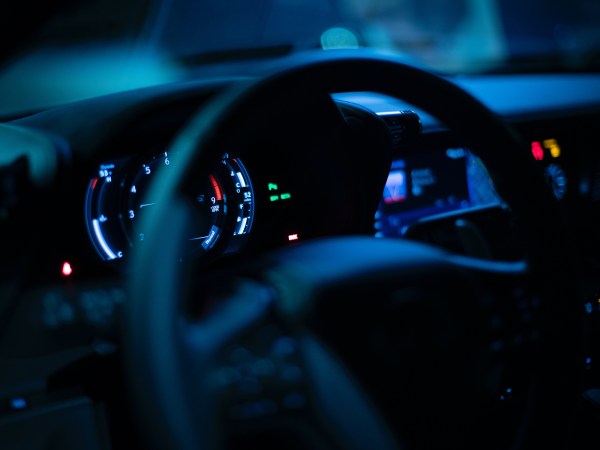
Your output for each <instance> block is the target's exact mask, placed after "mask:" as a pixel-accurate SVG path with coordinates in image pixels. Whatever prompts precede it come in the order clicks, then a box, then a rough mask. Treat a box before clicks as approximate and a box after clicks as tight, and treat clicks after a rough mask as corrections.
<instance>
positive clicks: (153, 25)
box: [0, 0, 600, 115]
mask: <svg viewBox="0 0 600 450" xmlns="http://www.w3.org/2000/svg"><path fill="white" fill-rule="evenodd" d="M23 44H24V45H21V46H15V48H16V49H18V53H17V52H15V54H12V55H11V56H12V59H10V60H9V62H8V63H5V64H4V67H3V71H2V73H1V74H0V96H1V97H0V98H2V110H1V111H0V113H1V114H4V115H7V114H11V113H12V114H14V113H16V112H19V111H22V112H25V111H31V110H35V109H36V108H41V107H46V106H51V105H54V104H60V103H64V102H67V101H71V100H77V99H81V98H87V97H91V96H95V95H101V94H104V93H110V92H117V91H120V90H124V89H129V88H136V87H143V86H149V85H155V84H159V83H164V82H171V81H178V80H185V79H195V78H199V77H213V76H215V77H218V76H223V75H244V74H246V73H248V70H249V69H251V68H253V67H255V66H256V62H257V61H259V60H264V59H270V58H276V57H279V56H283V55H286V54H289V53H292V52H297V51H301V50H307V49H324V50H327V49H336V48H357V47H372V48H377V49H384V50H389V51H393V52H396V53H398V54H399V55H401V56H403V57H405V58H406V59H407V60H408V61H409V62H411V61H412V62H414V63H415V64H419V65H425V66H426V67H429V68H431V69H433V70H437V71H441V72H444V73H448V74H457V73H461V74H463V73H481V72H490V71H492V72H498V71H509V72H515V71H524V70H525V71H529V70H535V71H558V70H560V71H562V70H596V69H597V68H598V64H597V63H598V55H599V52H598V50H599V48H600V2H599V1H597V0H553V1H548V0H255V1H248V0H228V1H223V0H203V1H196V0H164V1H158V0H156V1H152V0H90V1H85V2H69V4H68V6H65V7H64V8H58V10H57V11H56V12H54V14H52V15H49V18H48V19H47V21H46V22H45V23H42V24H41V26H40V27H39V28H38V29H36V30H32V31H31V32H30V33H28V34H27V39H24V43H23Z"/></svg>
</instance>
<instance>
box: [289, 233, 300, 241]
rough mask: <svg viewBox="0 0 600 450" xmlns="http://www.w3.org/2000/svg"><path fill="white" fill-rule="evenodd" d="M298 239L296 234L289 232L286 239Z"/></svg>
mask: <svg viewBox="0 0 600 450" xmlns="http://www.w3.org/2000/svg"><path fill="white" fill-rule="evenodd" d="M297 240H298V235H297V234H290V235H289V236H288V241H297Z"/></svg>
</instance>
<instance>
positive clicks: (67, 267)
mask: <svg viewBox="0 0 600 450" xmlns="http://www.w3.org/2000/svg"><path fill="white" fill-rule="evenodd" d="M61 273H62V275H63V277H68V276H70V275H71V274H72V273H73V268H72V267H71V264H70V263H68V262H67V261H65V262H64V263H63V265H62V270H61Z"/></svg>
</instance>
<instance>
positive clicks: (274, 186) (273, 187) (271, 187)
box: [268, 183, 279, 191]
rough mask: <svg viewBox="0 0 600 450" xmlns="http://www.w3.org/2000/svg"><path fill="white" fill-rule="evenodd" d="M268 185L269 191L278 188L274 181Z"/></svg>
mask: <svg viewBox="0 0 600 450" xmlns="http://www.w3.org/2000/svg"><path fill="white" fill-rule="evenodd" d="M268 187H269V190H270V191H276V190H277V189H279V188H278V187H277V185H276V184H275V183H269V184H268Z"/></svg>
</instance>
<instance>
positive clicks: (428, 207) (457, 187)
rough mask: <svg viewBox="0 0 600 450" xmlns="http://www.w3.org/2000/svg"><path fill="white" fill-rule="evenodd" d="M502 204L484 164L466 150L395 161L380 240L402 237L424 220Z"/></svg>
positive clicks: (378, 220) (378, 223)
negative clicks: (483, 206) (461, 210)
mask: <svg viewBox="0 0 600 450" xmlns="http://www.w3.org/2000/svg"><path fill="white" fill-rule="evenodd" d="M495 202H498V197H497V195H496V194H495V192H494V188H493V186H492V183H491V181H490V179H489V176H488V174H487V172H486V170H485V168H484V167H483V164H482V163H481V161H480V160H479V159H478V158H477V157H475V156H474V155H472V154H471V153H470V152H469V151H468V150H466V149H464V148H446V149H432V150H426V151H420V152H415V153H410V154H407V155H406V156H404V157H403V158H402V159H396V160H394V161H393V163H392V166H391V169H390V173H389V176H388V179H387V182H386V185H385V188H384V191H383V195H382V199H381V202H380V205H379V209H378V211H377V214H376V217H375V229H376V235H377V236H401V235H403V234H404V233H405V231H406V229H407V228H408V227H409V226H410V225H412V224H414V223H415V222H417V221H418V220H420V219H421V218H423V217H429V216H432V215H436V214H441V213H444V212H449V211H455V210H459V209H465V208H469V207H472V206H477V205H485V204H492V203H495Z"/></svg>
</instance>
